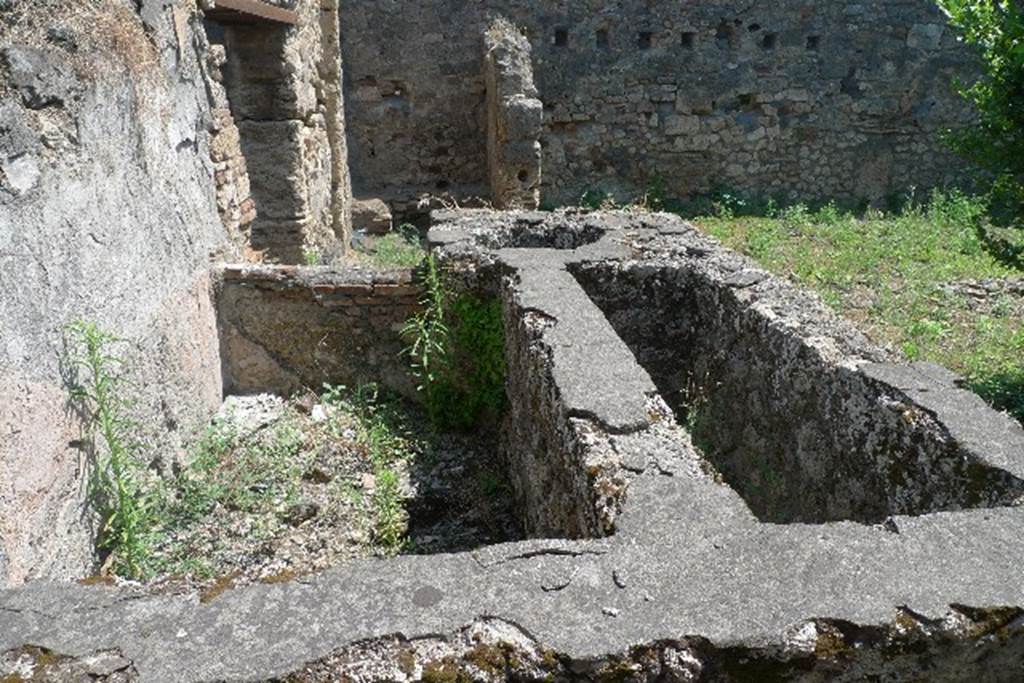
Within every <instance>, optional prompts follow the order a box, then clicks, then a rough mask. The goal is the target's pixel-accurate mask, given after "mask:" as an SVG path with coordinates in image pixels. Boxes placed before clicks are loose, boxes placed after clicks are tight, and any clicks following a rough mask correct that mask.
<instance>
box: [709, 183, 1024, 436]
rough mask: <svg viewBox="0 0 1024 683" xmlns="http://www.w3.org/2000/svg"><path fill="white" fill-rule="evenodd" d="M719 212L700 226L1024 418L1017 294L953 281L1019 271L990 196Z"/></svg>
mask: <svg viewBox="0 0 1024 683" xmlns="http://www.w3.org/2000/svg"><path fill="white" fill-rule="evenodd" d="M720 208H721V209H722V210H720V211H716V213H715V214H714V215H707V216H703V217H699V218H697V219H696V220H695V222H696V223H697V225H699V226H700V227H701V228H702V229H703V230H705V231H706V232H708V233H710V234H712V235H714V236H715V237H717V238H719V239H720V240H722V242H723V243H725V245H726V246H728V247H731V248H733V249H736V250H739V251H742V252H744V253H747V254H749V255H751V256H752V257H754V258H755V259H756V260H758V261H759V262H760V263H761V264H762V265H764V266H765V267H766V268H768V269H769V270H771V271H773V272H775V273H776V274H779V275H782V276H784V277H788V278H790V279H792V280H794V281H796V282H798V283H800V284H803V285H806V286H808V287H810V288H812V289H814V290H815V291H817V292H818V293H819V294H820V295H821V296H822V298H823V299H824V300H825V301H826V302H827V303H828V304H829V305H830V306H832V307H833V308H835V309H836V310H837V311H838V312H840V313H841V314H843V315H844V316H846V317H847V318H850V319H852V320H854V321H855V322H857V323H858V324H859V326H860V327H861V328H862V329H864V330H865V331H866V332H867V333H868V334H869V335H870V336H871V337H872V338H874V339H875V340H876V341H878V342H881V343H886V344H889V345H891V346H892V347H894V348H897V349H900V350H901V351H903V353H905V354H906V355H907V356H908V357H909V358H911V359H912V360H928V361H933V362H936V363H939V364H941V365H944V366H946V367H949V368H950V369H952V370H954V371H956V372H959V373H960V374H962V375H963V376H964V377H965V378H966V380H967V383H968V386H969V387H970V388H971V389H973V390H974V391H976V392H977V393H978V394H980V395H981V396H982V397H983V398H985V399H986V400H987V401H989V402H990V403H991V404H992V405H994V406H995V407H997V408H999V409H1002V410H1006V411H1008V412H1009V413H1011V414H1012V415H1014V416H1015V417H1016V418H1017V419H1018V420H1022V421H1024V362H1022V358H1024V301H1022V297H1019V296H1004V297H998V296H997V297H993V298H991V299H988V300H985V301H982V302H979V301H976V300H973V299H971V298H970V297H968V296H965V295H964V294H962V293H960V292H957V291H955V290H954V289H951V288H950V285H951V284H955V283H957V282H961V281H964V280H987V279H994V280H999V279H1005V278H1011V277H1020V276H1021V274H1022V272H1021V270H1020V269H1018V268H1016V267H1014V266H1013V265H1012V264H1009V263H1007V262H1006V260H1005V259H999V258H997V257H996V256H994V255H992V254H991V253H990V252H989V251H988V250H987V249H986V245H985V242H984V238H983V236H982V226H983V224H984V222H985V217H986V205H985V202H984V201H982V200H979V199H975V198H971V197H968V196H965V195H962V194H959V193H955V192H954V193H949V194H943V193H939V192H936V193H933V194H932V195H931V196H930V197H929V199H928V201H927V202H914V201H909V202H907V203H906V204H905V206H904V207H903V208H902V209H900V210H898V211H894V212H888V213H883V212H878V211H867V212H865V213H864V214H863V215H856V214H854V213H852V212H848V211H843V210H840V209H837V208H836V207H835V206H833V205H831V204H829V205H825V206H823V207H821V208H818V209H816V210H811V209H808V208H807V207H805V206H803V205H797V206H793V207H789V208H786V209H781V210H780V209H776V208H775V207H774V206H768V207H766V209H767V210H766V211H765V212H764V213H765V214H766V215H762V216H738V215H736V213H735V208H736V207H735V206H730V205H723V206H721V207H720Z"/></svg>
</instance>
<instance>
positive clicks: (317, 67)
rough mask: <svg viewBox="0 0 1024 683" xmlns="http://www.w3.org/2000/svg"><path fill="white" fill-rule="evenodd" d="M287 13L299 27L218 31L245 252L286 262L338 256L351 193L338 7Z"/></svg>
mask: <svg viewBox="0 0 1024 683" xmlns="http://www.w3.org/2000/svg"><path fill="white" fill-rule="evenodd" d="M294 9H295V11H296V12H297V13H298V14H299V23H298V25H296V26H293V27H285V26H280V25H275V24H269V23H267V24H242V25H231V26H228V27H227V31H226V34H225V35H226V41H225V44H226V48H227V59H228V68H227V73H226V78H225V81H226V85H227V91H228V97H229V99H230V101H231V109H232V112H233V113H234V117H235V120H236V121H237V122H238V124H237V125H238V129H239V131H240V133H241V144H242V151H243V153H244V154H245V158H246V162H247V164H248V168H249V178H250V184H251V188H252V196H253V199H254V200H255V203H256V211H257V217H256V220H255V221H254V222H253V224H252V230H251V243H252V247H253V249H255V250H256V251H258V252H262V254H263V256H264V258H266V259H268V260H273V261H278V262H283V263H299V262H301V261H302V259H303V252H304V251H305V250H306V249H311V248H312V249H316V250H317V251H319V252H320V253H321V254H322V255H323V256H325V257H330V256H334V255H339V254H341V253H342V252H343V251H344V246H343V245H344V240H345V238H346V234H347V225H348V218H347V215H348V214H347V211H348V208H347V207H348V204H349V196H350V191H349V181H348V160H347V154H346V152H345V135H344V116H343V113H342V104H341V97H340V92H339V91H340V79H341V61H340V46H339V44H338V30H337V28H336V24H337V0H299V2H298V3H297V4H296V6H295V7H294ZM332 17H333V18H332Z"/></svg>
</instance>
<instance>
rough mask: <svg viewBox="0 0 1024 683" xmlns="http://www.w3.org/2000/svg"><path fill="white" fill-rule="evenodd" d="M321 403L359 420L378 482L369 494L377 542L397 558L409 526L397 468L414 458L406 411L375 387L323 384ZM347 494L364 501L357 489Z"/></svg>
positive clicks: (360, 433) (361, 439) (359, 430)
mask: <svg viewBox="0 0 1024 683" xmlns="http://www.w3.org/2000/svg"><path fill="white" fill-rule="evenodd" d="M322 400H323V401H324V403H327V404H329V405H333V406H335V407H336V408H338V409H340V410H341V411H343V412H344V413H346V414H351V415H354V416H356V418H357V437H356V438H357V440H358V441H359V442H360V443H362V444H364V445H365V446H366V448H367V451H368V455H369V459H370V462H371V464H372V465H373V476H374V480H375V482H376V483H375V487H374V489H373V493H372V494H371V495H370V502H371V505H372V508H373V514H374V519H375V524H374V543H375V545H376V546H377V548H379V549H380V550H381V551H382V552H383V553H384V554H386V555H395V554H397V553H399V552H400V551H401V550H402V549H403V548H404V547H405V546H406V542H407V541H406V530H407V528H408V524H409V518H408V514H407V513H406V510H405V506H404V496H403V494H402V489H401V481H400V477H399V473H398V469H397V466H398V464H399V463H401V462H403V461H409V460H411V459H412V458H413V457H414V456H413V450H412V443H411V442H410V440H409V438H408V436H407V434H408V428H407V426H406V424H405V419H406V418H405V411H403V410H402V408H401V406H400V405H399V404H398V401H397V399H390V398H387V397H383V396H381V394H380V393H379V391H378V390H377V387H376V386H375V385H366V386H364V387H360V388H359V389H356V390H349V389H347V388H345V387H342V386H331V385H324V394H323V397H322ZM346 495H347V496H349V497H350V500H352V501H354V502H357V503H358V504H361V503H362V501H363V495H362V493H361V492H358V491H356V490H355V488H354V487H351V488H350V489H349V490H348V492H347V494H346Z"/></svg>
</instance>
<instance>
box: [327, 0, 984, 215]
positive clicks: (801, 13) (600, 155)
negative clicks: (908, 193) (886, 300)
mask: <svg viewBox="0 0 1024 683" xmlns="http://www.w3.org/2000/svg"><path fill="white" fill-rule="evenodd" d="M494 16H504V17H507V18H508V19H509V20H510V21H511V22H512V23H513V24H515V25H516V26H519V27H521V29H522V30H524V31H525V33H526V36H527V37H528V39H529V41H530V43H531V45H532V47H533V66H534V73H535V79H536V84H537V87H538V89H539V92H540V99H541V100H542V101H543V102H544V107H545V112H544V115H545V116H544V119H545V122H544V135H543V143H544V182H543V192H542V194H543V197H542V199H543V201H544V202H546V203H549V204H575V203H578V202H579V200H580V197H581V195H583V193H584V192H586V191H588V190H601V191H607V192H611V193H614V194H615V195H617V196H618V197H619V198H620V199H628V198H633V197H635V196H636V195H638V194H641V193H643V192H645V191H647V190H651V189H654V190H657V191H658V192H659V193H660V194H661V195H662V196H666V197H680V196H687V195H692V194H694V193H700V192H706V191H708V190H711V189H713V188H715V187H716V186H726V187H729V188H732V189H739V190H745V191H749V192H754V193H761V194H766V195H767V194H773V195H783V196H788V197H795V198H801V199H811V198H836V199H844V200H850V201H853V200H859V199H861V198H868V199H872V200H876V201H877V200H881V199H883V198H885V197H886V196H887V195H889V194H890V193H895V192H898V191H903V190H905V189H907V188H908V187H909V186H917V187H918V188H927V187H929V186H933V185H941V184H943V183H947V182H955V181H958V180H961V179H962V173H961V169H962V164H959V163H957V162H956V161H955V160H954V158H953V157H952V156H951V155H950V153H949V152H948V151H947V150H946V149H945V147H944V145H943V143H942V142H941V141H940V140H939V133H940V132H941V131H942V130H944V129H945V128H947V127H949V126H955V125H957V124H959V123H962V122H963V121H964V120H965V117H966V116H967V114H968V112H967V109H966V105H965V104H964V103H963V102H962V101H961V100H960V99H959V97H958V96H957V95H956V94H955V93H954V92H953V90H952V88H951V81H952V80H953V78H954V76H957V75H962V76H968V77H969V76H970V75H971V74H972V69H973V68H974V67H973V66H972V64H973V61H972V60H973V57H972V54H971V52H970V51H969V50H968V49H967V48H965V47H964V46H963V45H961V44H959V43H958V42H957V41H956V39H955V36H954V35H953V33H952V31H951V30H949V29H948V28H947V26H946V22H945V18H944V17H943V16H942V14H941V13H940V11H939V10H938V8H937V7H936V6H935V5H934V3H933V2H931V0H909V1H907V2H880V1H876V2H859V3H852V2H850V3H845V2H827V3H801V2H795V1H793V0H784V1H783V2H775V3H754V4H751V3H737V2H731V1H724V0H716V1H715V2H701V3H679V2H667V1H661V2H650V1H647V0H625V1H623V2H610V1H609V0H579V1H575V2H558V3H537V2H533V1H532V0H486V1H484V2H461V1H455V0H426V1H425V2H410V1H400V2H378V1H377V0H351V1H350V2H347V3H346V4H345V6H344V8H343V10H342V23H341V26H342V49H343V52H344V54H345V61H346V93H347V96H348V97H347V103H348V117H349V143H350V144H349V146H350V152H351V156H350V161H351V167H352V174H353V179H354V183H355V185H356V189H357V191H358V192H359V193H361V194H364V195H367V196H379V197H382V198H384V199H386V200H388V201H391V202H392V203H394V204H395V205H396V206H397V207H398V208H399V209H401V207H403V206H411V205H412V199H413V198H414V197H415V196H416V195H417V194H418V193H421V192H432V193H438V192H441V191H449V192H452V193H453V194H455V195H457V196H467V195H474V194H481V193H482V192H483V191H486V188H484V187H482V185H483V183H484V180H485V179H486V178H487V172H488V170H487V128H486V121H487V117H486V104H485V103H486V85H485V79H484V76H483V72H482V69H481V63H482V58H483V55H484V50H485V47H484V38H483V36H484V32H485V30H486V29H487V27H488V25H489V23H490V20H491V18H492V17H494Z"/></svg>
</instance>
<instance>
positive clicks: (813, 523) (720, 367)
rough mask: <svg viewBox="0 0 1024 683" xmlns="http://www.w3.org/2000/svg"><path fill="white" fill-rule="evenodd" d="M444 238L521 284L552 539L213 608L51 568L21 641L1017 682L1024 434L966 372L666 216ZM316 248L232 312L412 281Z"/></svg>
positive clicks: (498, 219)
mask: <svg viewBox="0 0 1024 683" xmlns="http://www.w3.org/2000/svg"><path fill="white" fill-rule="evenodd" d="M430 242H431V244H432V245H433V246H434V249H435V251H436V253H437V254H438V255H439V257H440V258H441V259H442V260H443V261H444V262H445V263H447V264H448V265H449V266H451V267H452V268H454V269H455V270H457V271H458V272H460V273H462V279H463V281H464V282H465V283H466V286H469V287H474V288H476V289H477V290H478V291H487V292H490V293H492V295H493V296H497V297H500V299H501V301H502V304H503V310H504V314H503V317H504V321H505V331H506V339H507V348H506V355H507V359H508V381H507V387H506V390H507V394H508V398H509V409H508V413H507V415H506V417H505V421H504V427H503V430H502V435H501V444H500V448H501V450H502V452H503V453H504V454H505V457H506V458H507V461H508V467H509V471H510V473H511V476H512V478H513V485H514V489H515V493H516V500H517V504H518V506H519V513H520V516H521V517H522V519H523V520H524V523H525V526H526V529H527V531H528V533H529V535H530V537H531V540H526V541H522V542H517V543H511V544H503V545H496V546H487V547H482V548H479V549H476V550H473V551H471V552H463V553H457V554H450V555H433V556H405V557H398V558H395V559H392V560H378V561H368V562H362V563H355V564H353V565H351V566H347V567H342V568H337V569H334V570H329V571H326V572H323V573H321V574H317V575H313V576H307V577H303V578H299V579H296V580H295V581H294V582H291V583H288V584H279V585H260V586H254V587H248V588H239V589H236V590H231V591H228V592H226V593H224V594H222V595H220V596H218V597H217V598H216V599H215V600H213V601H211V602H207V603H204V604H200V603H198V602H197V601H196V600H195V598H194V597H188V596H178V597H175V596H167V595H161V596H145V595H141V594H137V593H133V591H132V590H131V589H113V588H106V587H102V586H83V585H75V584H53V583H46V582H34V583H31V584H29V585H27V586H25V587H23V588H20V589H16V590H12V591H7V592H5V593H3V594H0V607H2V609H0V651H6V652H7V653H8V654H7V655H5V656H6V657H7V658H8V660H9V661H13V660H14V659H16V658H19V657H20V658H21V659H22V660H23V661H30V660H32V658H33V657H36V658H37V659H38V657H39V654H38V653H39V652H46V653H59V655H60V657H58V656H57V654H50V655H48V656H50V657H51V658H56V659H57V662H58V664H59V663H60V662H62V661H64V660H63V659H61V657H63V658H65V659H67V658H70V661H72V662H73V664H74V666H79V667H89V666H99V665H98V664H95V662H97V661H99V662H108V661H114V662H117V663H118V665H119V666H120V668H119V669H117V670H116V671H113V672H109V673H108V674H107V675H109V676H110V680H135V679H138V680H168V681H172V680H173V681H183V680H303V681H316V680H324V681H327V680H420V679H422V680H504V679H506V678H516V679H524V680H595V679H597V680H679V681H716V680H723V681H724V680H730V681H731V680H808V681H814V680H851V681H852V680H864V679H885V680H898V679H901V678H904V677H908V676H910V677H913V676H924V677H926V678H927V679H928V680H950V681H953V680H964V679H965V678H967V677H976V676H977V675H979V674H983V678H984V680H1006V681H1011V680H1017V679H1018V677H1019V674H1020V662H1021V658H1022V656H1024V609H1022V608H1021V607H1020V605H1021V594H1020V588H1021V583H1020V570H1019V564H1020V560H1021V558H1022V557H1024V540H1022V539H1021V536H1020V534H1019V533H1017V530H1018V529H1019V528H1021V527H1020V525H1021V524H1022V523H1024V519H1022V516H1024V507H1019V506H1018V504H1019V503H1020V502H1021V500H1022V496H1024V458H1022V454H1024V429H1022V428H1021V427H1020V425H1019V424H1017V423H1016V422H1014V421H1013V420H1012V419H1011V418H1009V417H1007V416H1005V415H1003V414H1000V413H996V412H994V411H993V410H991V409H990V408H988V407H987V406H986V405H985V404H984V403H983V402H982V401H981V400H980V399H979V398H977V397H976V396H974V395H973V394H970V393H969V392H967V391H965V390H963V389H961V388H959V387H958V386H957V383H956V378H955V377H954V376H953V375H952V374H951V373H949V372H948V371H946V370H944V369H942V368H940V367H937V366H934V365H930V364H920V363H918V364H907V363H905V362H901V361H900V360H898V359H894V358H892V357H891V354H889V353H888V352H885V351H883V350H881V349H879V348H877V347H874V346H872V345H871V344H870V343H868V342H867V341H866V340H865V339H864V338H863V336H862V335H860V334H859V333H858V332H857V331H856V330H855V329H853V328H852V327H851V326H850V325H849V324H847V323H845V322H844V321H842V320H840V319H838V318H837V317H836V316H835V315H834V314H832V313H831V312H829V310H828V309H826V308H825V307H824V306H823V305H822V304H821V303H820V302H819V301H818V300H817V299H816V298H815V297H813V296H811V295H809V294H807V293H805V292H803V291H801V290H799V289H797V288H795V287H794V286H792V285H790V284H788V283H786V282H784V281H781V280H779V279H777V278H775V277H773V276H771V275H769V274H768V273H767V272H765V271H763V270H761V269H760V268H758V267H757V266H756V265H754V264H753V263H752V262H751V261H750V260H748V259H746V258H744V257H741V256H738V255H737V254H735V253H732V252H730V251H728V250H726V249H724V248H722V247H721V246H720V245H718V244H717V243H716V242H715V241H713V240H711V239H709V238H707V237H705V236H703V235H702V234H701V233H699V232H698V231H697V230H695V229H694V228H693V227H692V226H690V225H688V224H687V223H685V222H683V221H681V220H679V219H677V218H675V217H672V216H668V215H662V214H646V213H627V212H611V213H555V214H543V213H529V212H506V213H497V212H491V211H472V210H466V211H453V212H439V213H436V214H435V215H434V227H433V228H432V230H431V232H430ZM314 270H315V269H295V268H290V267H277V268H276V270H267V269H263V270H259V269H257V270H252V271H249V272H248V273H247V274H244V273H241V272H232V273H230V274H225V281H226V282H233V283H235V284H233V285H231V287H241V288H247V291H248V292H250V293H248V294H244V298H242V299H239V298H238V297H239V296H243V294H230V293H229V294H228V295H227V296H226V297H225V299H224V300H225V301H227V302H228V307H229V311H226V312H222V315H223V314H225V313H226V315H227V320H228V321H229V324H230V325H234V326H237V325H239V324H245V323H239V322H237V321H238V318H237V317H235V316H237V315H238V313H237V312H236V313H231V312H230V311H231V310H235V309H242V310H245V311H250V312H253V311H255V313H254V314H253V315H252V317H253V319H261V318H263V319H269V318H274V317H278V318H280V317H283V316H287V315H289V312H288V310H286V309H289V308H292V309H294V310H295V313H294V314H295V315H297V316H299V317H300V318H301V319H304V320H306V321H307V323H306V325H308V326H311V327H312V328H313V329H315V328H316V326H317V325H319V324H320V322H319V320H318V318H317V316H326V317H329V316H335V315H342V314H341V313H338V309H339V308H341V309H343V308H344V307H345V304H344V303H338V299H339V298H340V297H344V296H348V295H351V293H352V292H353V291H356V289H358V288H360V287H362V288H368V289H369V290H370V291H372V290H373V289H374V288H376V287H378V286H379V287H380V290H379V291H380V294H379V296H381V297H382V299H381V300H382V301H384V300H385V299H384V297H388V296H396V297H398V298H401V296H402V295H400V294H399V292H398V291H392V290H393V288H395V287H402V286H408V285H400V284H396V283H389V282H381V283H359V282H352V275H351V274H346V273H345V272H343V271H338V272H335V273H333V274H332V273H315V272H313V271H314ZM347 288H355V289H347ZM303 292H306V293H309V294H304V293H303ZM316 293H320V294H319V295H317V294H316ZM310 294H312V295H314V296H319V297H320V298H319V299H316V298H314V296H310ZM399 305H401V304H399V303H397V301H395V302H394V306H399ZM311 307H312V308H311ZM271 308H272V309H273V310H274V311H276V313H270V314H268V315H267V316H261V315H259V313H260V312H261V311H262V310H263V309H267V310H268V311H269V310H270V309H271ZM250 324H251V323H250ZM290 329H292V330H296V332H295V338H296V340H301V339H302V338H303V337H305V336H306V335H304V333H303V332H302V330H303V329H304V327H300V326H290ZM340 329H344V328H340ZM381 329H383V328H381ZM276 343H280V342H278V341H276V340H274V339H272V338H270V341H269V342H268V344H276ZM300 343H301V342H300ZM341 346H344V344H342V345H341ZM339 348H340V347H339ZM269 355H270V354H268V356H269ZM274 355H275V357H276V358H277V359H278V364H279V366H282V367H279V368H278V371H279V372H285V371H288V370H290V371H291V372H292V373H294V374H296V375H301V372H302V367H301V363H303V362H304V361H303V360H302V354H301V353H299V354H296V357H297V358H298V361H297V365H295V366H292V365H290V363H289V360H288V359H287V358H285V357H284V356H282V355H281V354H274ZM385 358H388V359H389V360H390V362H392V363H395V362H397V361H395V359H394V358H393V357H391V356H386V357H385ZM236 370H239V371H241V372H244V370H245V369H244V368H237V367H236ZM378 371H379V372H380V375H379V376H380V377H381V378H382V379H384V381H388V379H387V378H388V377H389V376H391V375H389V373H388V369H387V368H384V367H380V368H379V369H378ZM263 376H264V377H269V378H271V379H272V378H273V377H274V376H275V375H273V374H266V373H264V375H263ZM279 376H283V375H279ZM693 378H696V379H697V380H698V381H699V388H698V389H694V388H693V386H694V385H693V383H692V382H691V380H692V379H693ZM250 379H252V380H253V381H260V380H259V379H258V376H257V377H251V378H250ZM236 381H240V380H237V379H236ZM698 409H699V410H700V411H701V416H700V419H698V420H694V419H691V416H690V413H692V411H695V410H698ZM769 472H770V473H774V476H773V477H769V476H768V473H769ZM26 645H31V646H32V647H34V648H37V649H36V650H31V649H25V646H26ZM19 648H20V649H19ZM39 648H43V649H42V650H40V649H39ZM33 653H35V654H33ZM0 662H2V660H0ZM50 665H51V666H57V664H50ZM66 666H72V664H67V665H66Z"/></svg>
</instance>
